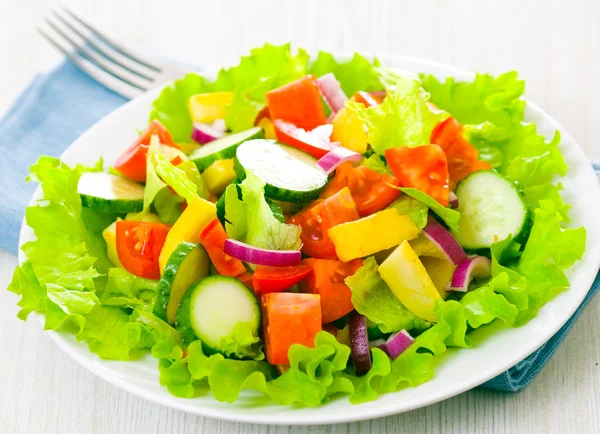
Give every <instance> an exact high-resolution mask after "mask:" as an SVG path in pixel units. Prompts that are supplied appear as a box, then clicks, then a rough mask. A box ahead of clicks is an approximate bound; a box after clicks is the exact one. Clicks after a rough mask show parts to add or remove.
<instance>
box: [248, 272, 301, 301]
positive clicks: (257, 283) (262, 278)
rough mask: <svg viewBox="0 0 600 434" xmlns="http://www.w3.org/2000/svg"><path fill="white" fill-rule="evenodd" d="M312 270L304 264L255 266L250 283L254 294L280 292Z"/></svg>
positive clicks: (298, 281) (299, 280)
mask: <svg viewBox="0 0 600 434" xmlns="http://www.w3.org/2000/svg"><path fill="white" fill-rule="evenodd" d="M311 272H312V270H311V269H310V267H307V266H306V265H296V266H292V267H263V266H258V267H256V271H255V272H254V275H253V276H252V284H253V286H254V292H255V293H256V294H260V295H262V294H268V293H269V292H281V291H285V290H286V289H288V288H290V287H292V286H294V285H295V284H296V283H300V282H301V281H302V280H304V279H305V278H306V277H307V276H308V275H309V274H310V273H311Z"/></svg>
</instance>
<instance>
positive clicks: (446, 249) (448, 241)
mask: <svg viewBox="0 0 600 434" xmlns="http://www.w3.org/2000/svg"><path fill="white" fill-rule="evenodd" d="M423 234H424V235H425V236H426V237H427V239H428V240H429V241H431V242H432V243H433V244H435V245H436V246H437V248H438V249H440V251H441V252H442V253H443V254H444V256H446V258H447V259H448V261H450V262H451V263H453V264H454V265H458V264H460V263H461V262H462V261H463V260H465V259H466V258H467V254H466V253H465V251H464V250H463V248H462V247H461V246H460V244H458V241H456V240H455V239H454V237H453V236H452V234H450V232H448V231H447V230H446V229H445V228H444V227H443V226H442V225H441V224H439V223H438V222H437V221H436V220H435V219H434V218H433V217H431V216H429V219H428V220H427V226H425V228H424V229H423Z"/></svg>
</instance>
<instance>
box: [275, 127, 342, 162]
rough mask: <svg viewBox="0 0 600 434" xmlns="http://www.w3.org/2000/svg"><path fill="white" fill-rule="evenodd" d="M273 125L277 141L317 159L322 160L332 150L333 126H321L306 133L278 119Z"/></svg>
mask: <svg viewBox="0 0 600 434" xmlns="http://www.w3.org/2000/svg"><path fill="white" fill-rule="evenodd" d="M273 124H274V126H275V133H276V134H277V140H279V141H280V142H281V143H284V144H286V145H289V146H293V147H294V148H298V149H300V150H302V151H304V152H307V153H309V154H310V155H312V156H313V157H315V158H321V157H322V156H324V155H325V154H327V153H328V152H329V151H331V149H332V145H331V142H330V140H329V137H330V136H331V133H332V131H333V126H331V125H321V126H319V127H317V128H315V129H314V130H311V131H306V130H304V129H303V128H298V127H296V126H295V125H294V124H292V123H290V122H287V121H284V120H282V119H276V120H275V121H274V122H273Z"/></svg>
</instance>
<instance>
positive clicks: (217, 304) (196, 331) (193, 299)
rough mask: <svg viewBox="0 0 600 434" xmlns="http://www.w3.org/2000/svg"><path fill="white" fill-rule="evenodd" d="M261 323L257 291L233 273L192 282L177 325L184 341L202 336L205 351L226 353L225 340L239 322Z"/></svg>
mask: <svg viewBox="0 0 600 434" xmlns="http://www.w3.org/2000/svg"><path fill="white" fill-rule="evenodd" d="M239 322H243V323H250V325H251V328H252V332H253V334H254V336H258V330H259V327H260V307H259V303H258V300H257V299H256V296H255V295H254V293H253V292H252V291H251V290H250V289H249V288H248V287H247V286H246V285H244V284H243V283H242V282H240V281H239V280H238V279H236V278H233V277H225V276H208V277H205V278H204V279H202V280H200V281H199V282H197V283H195V284H193V285H192V286H191V287H190V289H189V290H188V291H187V292H186V294H185V296H184V297H183V299H182V300H181V305H180V306H179V310H178V311H177V323H176V327H177V330H178V331H179V334H180V335H181V339H182V340H183V343H184V344H185V345H189V344H190V342H192V341H194V340H197V339H200V341H202V345H203V347H204V348H205V350H206V351H208V352H210V353H215V352H221V353H226V352H227V348H226V342H224V341H223V338H225V337H226V336H229V335H230V334H231V332H232V330H233V329H234V327H235V326H236V325H237V324H238V323H239Z"/></svg>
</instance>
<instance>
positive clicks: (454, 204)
mask: <svg viewBox="0 0 600 434" xmlns="http://www.w3.org/2000/svg"><path fill="white" fill-rule="evenodd" d="M450 208H458V197H456V194H454V192H453V191H451V192H450Z"/></svg>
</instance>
